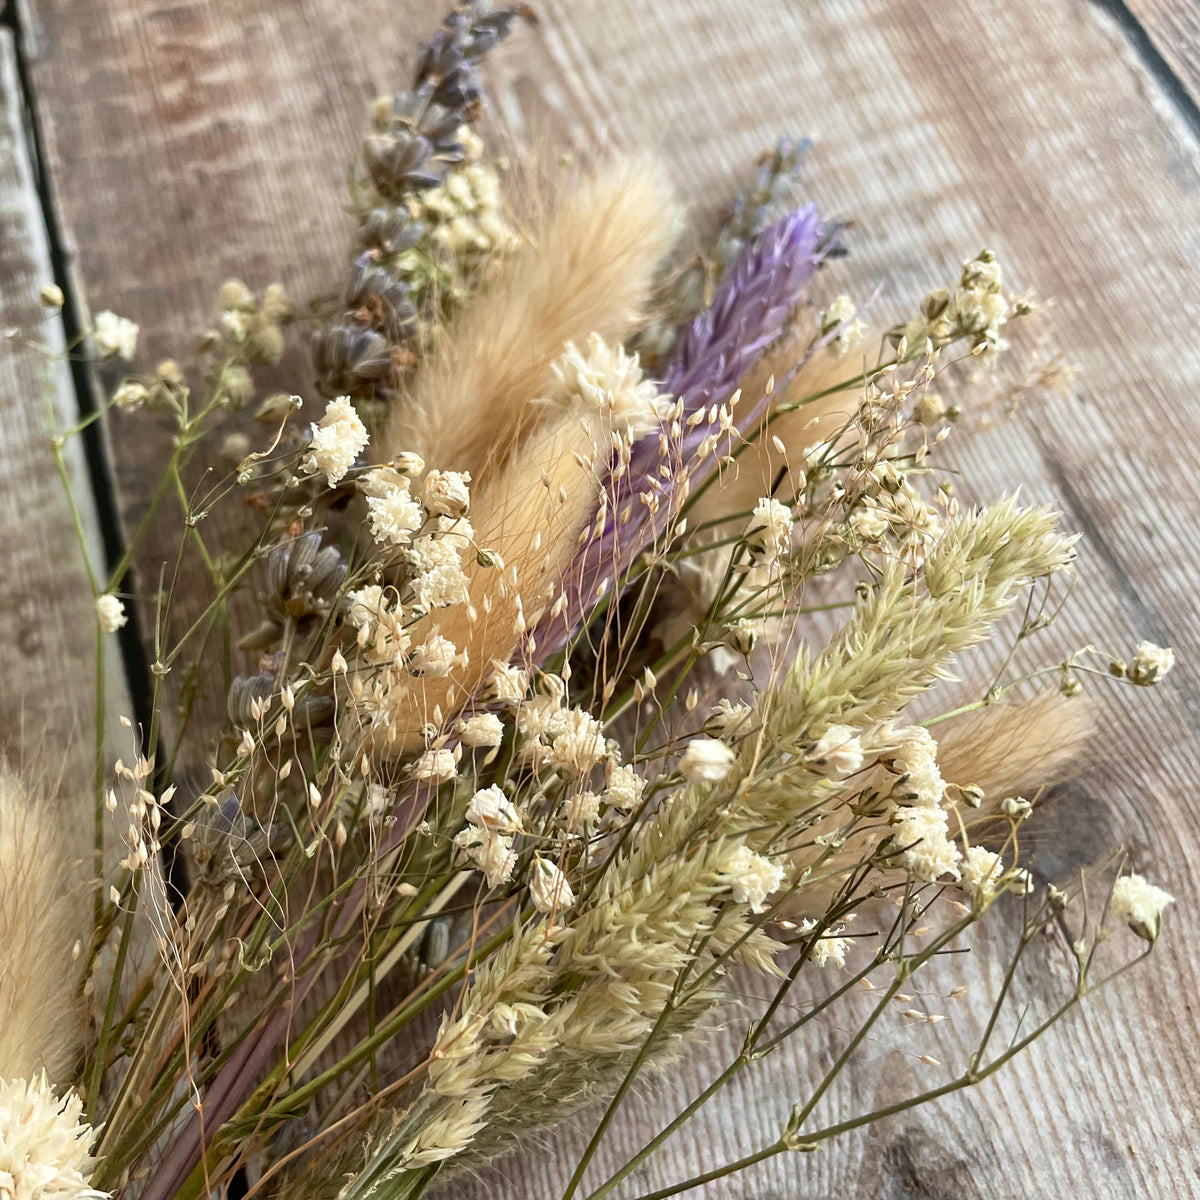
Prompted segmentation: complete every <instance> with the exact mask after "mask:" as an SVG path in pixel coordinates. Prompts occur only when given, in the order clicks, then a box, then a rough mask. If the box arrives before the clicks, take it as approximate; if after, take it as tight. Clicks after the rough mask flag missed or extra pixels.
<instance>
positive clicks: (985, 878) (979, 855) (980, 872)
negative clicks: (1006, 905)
mask: <svg viewBox="0 0 1200 1200" xmlns="http://www.w3.org/2000/svg"><path fill="white" fill-rule="evenodd" d="M1003 874H1004V862H1003V861H1002V860H1001V858H1000V855H999V854H994V853H993V852H992V851H991V850H985V849H984V848H983V847H982V846H972V847H971V848H970V849H969V850H968V851H967V852H966V854H965V855H963V861H962V885H963V887H965V888H966V889H967V891H968V892H970V893H971V895H972V897H974V899H975V900H977V901H980V902H986V901H988V900H990V899H991V898H992V897H993V896H994V895H995V894H996V884H997V883H998V882H999V880H1000V876H1001V875H1003Z"/></svg>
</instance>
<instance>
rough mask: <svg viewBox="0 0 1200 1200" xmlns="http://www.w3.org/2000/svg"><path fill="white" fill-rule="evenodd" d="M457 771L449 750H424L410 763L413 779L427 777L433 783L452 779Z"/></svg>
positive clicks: (452, 755) (451, 752)
mask: <svg viewBox="0 0 1200 1200" xmlns="http://www.w3.org/2000/svg"><path fill="white" fill-rule="evenodd" d="M457 771H458V765H457V764H456V763H455V761H454V753H453V751H451V750H426V751H425V753H424V754H422V755H421V757H420V758H418V759H417V761H416V762H414V763H413V765H412V775H413V778H414V779H427V780H430V781H431V782H434V783H445V782H446V780H447V779H453V778H454V776H455V774H456V773H457Z"/></svg>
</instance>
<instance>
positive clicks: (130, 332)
mask: <svg viewBox="0 0 1200 1200" xmlns="http://www.w3.org/2000/svg"><path fill="white" fill-rule="evenodd" d="M137 340H138V327H137V325H135V324H134V323H133V322H132V321H131V320H129V319H128V318H127V317H118V316H117V314H116V313H115V312H109V310H108V309H105V310H104V311H103V312H99V313H97V314H96V325H95V328H94V329H93V331H92V343H93V344H94V345H95V347H96V351H97V353H98V354H99V355H100V357H101V358H124V359H130V358H132V357H133V356H134V355H135V354H136V353H137Z"/></svg>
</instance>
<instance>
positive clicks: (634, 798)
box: [604, 767, 646, 812]
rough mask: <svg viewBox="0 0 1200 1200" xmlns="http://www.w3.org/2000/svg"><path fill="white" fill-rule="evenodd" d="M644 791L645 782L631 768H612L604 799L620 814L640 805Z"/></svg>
mask: <svg viewBox="0 0 1200 1200" xmlns="http://www.w3.org/2000/svg"><path fill="white" fill-rule="evenodd" d="M645 790H646V781H645V780H644V779H643V778H642V777H641V776H640V775H639V774H638V773H637V772H636V771H635V770H634V769H633V768H632V767H613V768H612V769H611V770H610V771H609V773H608V786H607V788H606V789H605V792H604V799H605V800H606V801H607V802H608V803H609V804H611V805H612V806H613V808H616V809H619V810H620V811H621V812H631V811H632V810H633V809H635V808H637V806H638V805H639V804H641V802H642V793H643V792H644V791H645Z"/></svg>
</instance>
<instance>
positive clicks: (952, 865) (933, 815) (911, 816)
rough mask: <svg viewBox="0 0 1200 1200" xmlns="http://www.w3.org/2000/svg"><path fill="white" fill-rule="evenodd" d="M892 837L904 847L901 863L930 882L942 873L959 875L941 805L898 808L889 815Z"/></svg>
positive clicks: (897, 843) (956, 851) (909, 870)
mask: <svg viewBox="0 0 1200 1200" xmlns="http://www.w3.org/2000/svg"><path fill="white" fill-rule="evenodd" d="M892 839H893V841H894V842H895V844H896V845H897V846H900V847H903V849H904V852H903V853H902V854H901V856H900V863H901V866H903V867H904V869H905V870H906V871H908V872H909V874H910V875H913V876H915V877H916V878H917V879H923V880H925V881H926V882H927V883H933V882H934V881H935V880H937V879H941V878H942V876H943V875H950V876H952V877H953V878H954V879H958V878H959V870H958V863H959V858H960V855H959V851H958V847H957V846H956V845H955V844H954V843H953V842H952V841H951V840H950V838H949V819H948V817H947V815H946V813H945V811H944V810H942V809H940V808H927V807H924V806H919V807H915V808H901V809H899V810H898V811H897V812H896V814H895V815H894V816H893V817H892Z"/></svg>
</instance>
